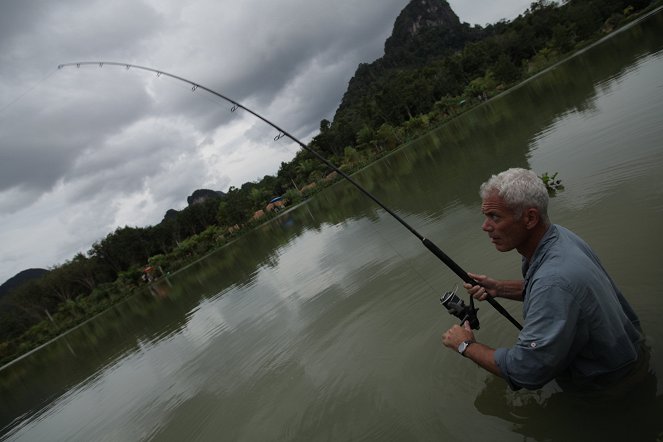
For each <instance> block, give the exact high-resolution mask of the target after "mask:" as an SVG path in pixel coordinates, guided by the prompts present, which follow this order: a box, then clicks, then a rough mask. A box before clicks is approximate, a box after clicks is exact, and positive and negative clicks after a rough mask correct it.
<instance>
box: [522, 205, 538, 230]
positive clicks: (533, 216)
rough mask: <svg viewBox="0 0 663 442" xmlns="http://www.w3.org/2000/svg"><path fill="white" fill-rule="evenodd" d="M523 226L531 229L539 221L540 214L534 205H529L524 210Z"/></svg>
mask: <svg viewBox="0 0 663 442" xmlns="http://www.w3.org/2000/svg"><path fill="white" fill-rule="evenodd" d="M524 218H525V227H526V228H527V229H528V230H531V229H533V228H534V227H536V226H537V225H538V224H539V222H540V221H541V215H540V214H539V209H536V208H534V207H530V208H529V209H527V210H526V211H525V216H524Z"/></svg>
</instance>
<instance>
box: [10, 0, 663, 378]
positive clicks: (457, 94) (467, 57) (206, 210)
mask: <svg viewBox="0 0 663 442" xmlns="http://www.w3.org/2000/svg"><path fill="white" fill-rule="evenodd" d="M599 4H601V6H600V7H599V6H598V5H599ZM606 4H609V5H608V6H606ZM662 5H663V0H655V1H635V0H634V1H631V2H628V1H607V2H600V1H598V0H596V1H587V2H579V1H578V2H574V1H569V2H565V3H564V4H563V5H558V4H556V3H554V2H549V1H546V0H539V1H537V2H534V3H532V6H531V8H530V9H528V10H527V11H526V12H525V13H524V14H523V15H521V16H519V17H518V18H516V19H514V20H512V21H511V22H499V23H497V24H495V25H489V26H487V27H486V28H481V27H475V28H474V31H472V35H482V37H481V38H474V37H473V38H472V39H470V40H469V41H468V42H466V43H464V45H463V46H462V48H461V49H459V50H456V51H453V52H452V53H450V54H447V55H445V56H436V57H433V58H430V57H424V58H425V59H426V62H425V63H416V62H415V63H412V62H410V64H409V65H407V66H405V67H403V66H401V67H398V68H396V69H390V70H388V71H389V72H388V74H389V76H390V77H391V78H390V79H389V80H388V81H389V82H393V81H396V83H398V84H397V85H396V86H395V87H394V88H392V89H384V88H383V89H381V91H380V92H379V93H375V94H373V95H370V93H369V94H368V95H367V96H364V97H359V98H358V99H357V100H356V101H359V102H361V103H356V102H355V103H354V104H353V103H350V102H349V101H348V96H349V95H351V90H352V87H353V82H355V87H358V85H357V84H356V83H357V82H359V81H360V80H361V71H362V69H364V70H365V69H366V66H367V65H360V67H359V68H358V70H357V74H356V75H355V77H354V78H353V79H352V80H351V81H350V85H349V89H348V92H346V95H345V96H344V98H343V103H342V104H341V107H339V110H338V111H337V113H336V116H335V118H334V122H333V123H330V122H329V121H327V120H322V121H321V123H320V134H319V135H318V136H316V137H314V138H313V140H312V141H311V142H310V143H309V145H310V146H311V147H312V148H314V149H316V150H317V151H319V152H320V153H321V154H322V155H323V156H325V157H326V158H328V159H329V160H330V161H331V162H332V163H333V164H336V165H338V166H339V168H340V169H341V170H343V172H345V173H347V174H348V175H352V174H355V173H357V172H359V171H361V170H362V169H364V168H365V167H368V166H369V165H371V164H372V163H374V162H375V161H378V160H380V159H382V158H384V157H386V156H388V155H391V154H393V153H394V152H396V151H398V150H400V149H402V148H404V147H405V146H406V145H407V144H409V143H410V142H412V141H414V140H415V139H417V138H419V137H421V136H423V135H424V134H426V133H427V132H430V131H432V130H435V129H437V128H439V127H441V126H442V125H444V124H446V123H448V122H449V121H451V120H453V119H454V118H456V117H458V116H460V115H462V114H464V113H465V112H467V111H469V110H471V109H473V108H475V107H477V106H480V105H482V104H484V103H485V102H487V101H489V100H491V99H493V98H495V97H497V96H499V95H501V94H503V93H506V92H507V91H509V90H511V89H513V88H514V87H518V86H519V85H520V84H522V83H524V82H525V81H528V80H531V79H532V78H534V77H536V76H538V75H540V74H541V73H543V72H545V71H546V70H548V69H551V68H553V67H554V66H555V65H557V64H559V63H561V62H563V61H565V60H566V59H568V58H570V57H572V56H573V55H574V54H577V53H579V52H581V51H584V50H586V49H587V48H589V47H590V46H592V45H594V44H598V43H599V42H601V41H602V40H603V39H605V38H608V37H609V36H611V35H613V34H614V33H615V32H619V31H620V30H622V29H624V28H626V27H627V26H628V25H631V24H632V23H634V22H636V21H637V20H640V19H642V18H644V17H646V16H647V15H649V14H652V13H656V12H658V11H659V10H660V9H661V8H662V7H663V6H662ZM408 7H409V6H408ZM573 8H575V9H573ZM607 8H612V9H607ZM406 11H407V7H406V9H405V10H404V11H403V13H405V12H406ZM403 13H401V16H402V15H403ZM592 14H594V15H592ZM401 16H399V18H398V20H401ZM592 17H593V18H592ZM398 20H397V23H396V26H398ZM463 25H465V26H466V30H467V26H469V25H467V24H463ZM396 26H395V29H394V33H396ZM585 28H587V29H585ZM589 30H591V32H589ZM392 38H393V36H392ZM388 42H389V41H388ZM523 42H525V43H526V46H529V47H528V48H525V49H524V52H523V54H524V55H528V56H526V57H525V56H523V57H521V58H518V56H517V55H516V56H515V57H514V56H513V52H515V51H516V49H517V48H516V46H517V45H518V44H521V43H523ZM419 43H421V42H419ZM506 54H511V55H506ZM387 55H388V54H387V52H386V51H385V57H384V58H385V59H386V58H387ZM379 62H381V59H380V60H378V61H376V62H375V63H373V65H370V66H374V65H376V64H378V63H379ZM472 63H473V64H474V65H475V67H474V68H473V69H469V68H466V66H467V65H469V64H472ZM370 66H369V67H370ZM453 66H460V69H461V71H460V73H461V74H462V75H461V76H460V77H458V76H457V75H456V74H458V73H459V72H453V69H452V68H453ZM378 67H379V66H378ZM438 68H439V69H438ZM380 69H382V70H384V69H385V68H384V67H382V68H380ZM440 75H447V77H443V78H442V79H441V80H440V78H438V77H439V76H440ZM449 76H450V77H454V76H456V77H458V78H456V80H455V83H456V85H455V86H454V87H453V88H452V89H450V90H448V91H447V93H446V94H444V95H443V96H441V97H440V96H435V94H434V93H433V91H430V93H431V95H432V96H431V97H427V98H429V105H428V106H427V107H425V108H423V109H421V108H420V109H417V111H414V109H412V108H409V107H408V106H407V104H406V105H405V107H404V111H405V114H404V116H403V115H401V116H400V117H398V116H394V115H392V116H385V115H380V113H381V111H380V109H379V108H380V104H379V101H380V100H383V99H384V98H385V97H384V96H385V95H388V92H391V93H393V92H401V91H404V92H403V94H407V93H408V92H407V91H408V90H410V89H411V88H409V87H408V85H407V84H406V83H404V82H410V83H411V84H413V85H416V83H417V82H418V81H420V80H421V81H425V82H427V83H430V82H436V81H437V82H439V81H445V82H447V80H448V79H449V78H450V77H449ZM379 81H380V80H378V82H379ZM385 88H386V86H385ZM426 92H427V90H426V89H423V90H422V89H421V88H418V89H417V93H419V94H421V93H424V94H425V93H426ZM438 95H439V93H438ZM395 98H396V99H399V100H400V101H402V102H403V103H407V102H408V97H405V96H402V97H395ZM419 101H425V100H419ZM353 106H354V107H353ZM359 109H361V112H363V114H361V115H359V114H357V113H358V112H360V110H359ZM366 115H373V116H374V118H373V120H372V121H371V120H370V119H367V117H366ZM348 118H356V119H357V120H359V121H360V122H361V123H362V124H361V126H360V127H359V129H358V130H357V131H354V132H353V133H352V137H351V138H352V139H351V140H350V141H348V139H347V136H345V135H344V134H343V130H344V128H347V124H345V123H347V119H348ZM376 121H377V122H381V124H376V123H375V122H376ZM355 126H356V125H355ZM340 146H343V147H342V148H341V147H340ZM556 175H557V174H556V173H555V174H554V175H551V176H548V173H547V172H546V173H545V174H544V175H543V176H542V179H543V180H544V182H546V179H548V180H551V181H550V183H551V184H552V185H553V187H554V186H557V189H558V190H561V189H563V186H561V185H559V180H555V176H556ZM342 179H343V178H342V177H341V176H339V175H338V173H336V172H333V171H331V172H330V171H329V170H327V167H326V166H325V165H324V164H322V163H319V162H318V161H317V160H315V159H314V158H313V156H312V155H310V154H308V153H307V152H306V151H304V150H300V151H299V152H298V153H297V155H296V156H295V158H294V159H293V160H292V161H291V162H290V163H281V167H280V169H279V171H278V174H277V176H275V177H274V176H269V175H267V176H265V177H264V178H263V179H261V180H258V181H256V182H252V183H245V184H244V185H243V186H242V187H241V188H234V187H231V188H230V190H229V191H228V193H227V194H225V195H219V196H215V197H209V198H206V199H203V200H202V201H200V202H198V203H195V204H190V205H189V207H187V208H185V209H183V210H182V211H180V212H175V213H174V214H170V215H169V214H167V216H166V217H165V218H164V220H163V221H162V222H161V223H160V224H158V225H157V226H152V227H146V228H137V227H124V228H118V229H117V230H116V231H115V232H113V233H110V234H109V235H108V236H107V237H106V238H104V239H103V240H101V241H99V242H97V243H95V244H93V246H92V249H91V250H90V251H89V252H88V253H87V255H84V254H81V253H79V254H78V255H76V256H75V257H74V258H72V259H71V260H70V261H67V262H65V263H64V264H62V265H59V266H55V267H53V268H52V269H50V271H49V272H48V273H46V274H45V275H43V276H42V277H40V278H38V279H35V280H31V281H28V282H26V283H24V284H22V285H20V286H19V287H17V288H15V289H13V290H12V291H10V292H9V293H7V294H5V295H3V296H2V297H1V298H0V371H1V370H2V369H4V368H6V367H8V366H10V365H12V364H13V363H14V362H16V361H18V360H20V359H21V358H23V357H25V356H27V355H28V354H29V353H32V352H34V351H36V350H37V349H39V348H41V347H42V346H44V345H47V344H48V343H50V342H51V341H53V340H55V339H58V338H59V337H60V336H62V335H63V334H66V333H69V332H70V331H72V330H73V329H74V328H76V327H79V326H81V325H82V324H83V323H85V322H88V321H90V320H91V319H92V318H94V317H95V316H97V315H99V314H101V313H103V312H104V311H106V310H107V309H109V308H110V307H112V306H115V305H117V304H119V303H120V302H122V301H125V300H127V299H128V298H129V297H131V296H132V295H135V294H136V293H140V292H143V291H145V289H146V287H148V286H149V284H151V283H152V282H156V281H159V280H164V279H167V277H168V276H169V275H174V274H175V273H177V272H179V271H182V270H183V269H185V268H186V267H188V266H190V265H192V264H193V263H195V262H197V261H199V260H201V259H204V258H205V257H207V256H208V255H210V254H211V253H214V252H216V251H218V250H219V249H221V248H223V247H226V246H228V245H229V244H231V243H233V242H234V241H236V240H237V239H238V238H240V237H241V236H243V235H244V234H246V233H247V232H249V231H251V230H253V229H255V228H257V227H259V226H261V225H262V224H264V223H266V222H269V221H271V220H272V219H274V218H275V217H278V216H282V215H283V214H285V213H287V212H288V211H290V210H293V209H294V208H296V207H297V206H298V205H299V204H302V203H304V202H305V201H306V200H307V199H308V198H310V197H311V196H312V195H314V194H316V193H318V192H320V191H321V190H323V189H325V188H327V187H329V186H331V185H333V184H334V183H337V182H338V181H340V180H342ZM555 183H556V184H555ZM553 190H554V189H553Z"/></svg>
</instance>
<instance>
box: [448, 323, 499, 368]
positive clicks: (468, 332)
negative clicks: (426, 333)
mask: <svg viewBox="0 0 663 442" xmlns="http://www.w3.org/2000/svg"><path fill="white" fill-rule="evenodd" d="M468 340H470V341H473V343H472V344H470V346H469V347H467V349H466V350H465V352H464V353H463V356H465V357H467V358H468V359H471V360H473V361H474V362H476V363H477V364H478V365H479V366H480V367H482V368H484V369H485V370H488V371H489V372H491V373H493V374H495V375H497V376H502V373H501V372H500V369H499V367H498V366H497V363H495V357H494V356H495V350H494V349H492V348H490V347H488V346H487V345H484V344H481V343H479V342H476V341H475V340H474V333H473V332H472V329H471V328H470V325H469V324H468V323H467V321H465V322H464V323H463V326H462V327H461V326H460V325H458V324H456V325H454V326H453V327H451V328H450V329H449V330H447V331H446V332H445V333H444V334H443V335H442V343H443V344H444V345H445V346H447V347H449V348H451V349H452V350H455V351H458V346H459V345H460V344H461V343H462V342H463V341H468Z"/></svg>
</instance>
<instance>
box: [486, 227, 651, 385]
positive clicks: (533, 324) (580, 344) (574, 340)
mask: <svg viewBox="0 0 663 442" xmlns="http://www.w3.org/2000/svg"><path fill="white" fill-rule="evenodd" d="M523 276H524V278H525V292H524V299H523V317H524V325H523V329H522V330H521V332H520V334H519V335H518V340H517V342H516V344H515V345H514V346H513V347H511V348H498V349H497V350H496V352H495V362H496V363H497V365H498V367H499V368H500V371H501V372H502V375H503V376H504V378H505V379H506V380H507V382H508V383H509V386H510V387H511V388H512V389H514V390H517V389H520V388H527V389H537V388H540V387H542V386H543V385H544V384H546V383H548V382H549V381H551V380H553V379H555V378H557V379H558V381H560V385H563V384H564V383H568V382H569V381H570V382H571V383H572V384H573V385H575V386H578V387H580V388H589V389H592V388H597V385H598V384H599V382H597V381H598V380H602V379H603V380H604V379H609V378H611V377H614V378H619V377H621V376H623V375H624V374H625V372H626V371H627V369H628V368H630V367H629V366H630V364H631V363H632V362H634V361H635V360H636V359H637V357H638V350H639V347H640V343H641V341H642V340H643V338H642V335H641V332H640V321H639V320H638V317H637V316H636V315H635V313H634V311H633V309H632V308H631V306H630V305H629V304H628V302H626V300H625V299H624V296H623V295H622V293H621V292H620V291H619V289H618V288H617V286H616V285H615V283H614V282H613V280H612V278H610V276H609V275H608V273H607V272H606V271H605V269H604V268H603V266H602V265H601V263H600V262H599V259H598V257H597V256H596V255H595V254H594V252H593V251H592V249H591V248H590V247H589V245H587V243H585V242H584V241H583V240H582V239H580V238H579V237H578V236H577V235H576V234H574V233H573V232H571V231H570V230H568V229H565V228H564V227H561V226H558V225H551V226H550V228H549V229H548V231H547V232H546V234H545V235H544V237H543V238H542V240H541V243H540V244H539V245H538V247H537V249H536V251H535V252H534V255H533V256H532V260H531V262H529V263H528V262H526V260H525V259H523Z"/></svg>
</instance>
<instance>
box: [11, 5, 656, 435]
mask: <svg viewBox="0 0 663 442" xmlns="http://www.w3.org/2000/svg"><path fill="white" fill-rule="evenodd" d="M662 28H663V13H659V14H657V15H656V16H654V17H651V18H650V19H648V20H647V21H645V22H643V23H641V24H639V25H637V26H635V27H633V28H630V29H628V30H626V31H623V32H621V33H619V34H618V35H616V36H615V37H613V38H611V39H609V40H608V41H605V42H603V43H602V44H601V45H599V46H597V47H594V48H592V49H590V50H588V51H586V52H584V53H583V54H581V55H580V56H578V57H576V58H573V59H572V60H570V61H568V62H566V63H564V64H563V65H561V66H558V67H557V68H555V69H553V70H551V71H549V72H547V73H546V74H544V75H542V76H540V77H538V78H536V79H534V80H533V81H530V82H528V83H526V84H524V85H523V86H521V87H520V88H518V89H516V90H514V91H512V92H511V93H509V94H506V95H504V96H503V97H500V98H499V99H497V100H494V101H492V102H490V103H488V104H486V105H484V106H482V107H479V108H477V109H475V110H474V111H472V112H471V113H468V114H466V115H465V116H463V117H462V118H460V119H458V120H456V121H454V122H453V123H451V124H449V125H447V126H445V127H444V128H442V129H440V130H438V131H436V132H435V133H431V134H430V135H429V136H427V137H425V138H423V139H421V140H419V141H417V142H416V143H413V144H412V145H411V146H409V147H408V148H406V149H403V150H401V151H399V152H398V153H396V154H394V155H392V156H390V157H388V158H387V159H385V160H384V161H382V162H380V163H379V164H377V165H375V166H373V167H371V168H369V169H367V170H366V171H364V172H363V173H361V174H360V175H358V177H357V179H358V180H359V181H360V182H361V183H362V184H363V185H365V186H366V187H367V188H368V189H369V190H370V191H371V192H373V193H375V195H377V196H378V198H380V199H382V200H383V201H384V202H385V203H386V204H387V205H388V206H389V207H391V208H393V209H394V210H395V211H397V212H398V214H399V215H401V216H402V217H403V218H404V219H405V220H406V221H407V222H408V223H410V224H411V225H413V226H414V227H415V228H416V229H417V230H419V231H420V232H421V233H422V234H424V236H426V237H428V238H430V239H431V240H433V241H434V242H436V243H437V244H438V245H439V246H440V247H441V248H442V249H444V251H445V252H447V253H448V254H449V255H450V256H451V257H452V258H454V260H456V261H457V262H458V263H459V264H460V265H461V266H462V267H464V268H465V269H466V270H469V271H480V272H485V273H488V274H490V275H493V276H495V277H504V278H511V277H517V276H518V271H519V258H518V256H517V255H516V254H515V252H513V253H508V254H500V253H498V252H496V251H495V250H494V248H493V247H492V246H491V244H490V243H489V241H488V239H487V238H486V237H485V235H484V234H483V232H482V231H481V230H480V224H481V221H482V218H481V215H480V212H479V198H478V195H477V189H478V186H479V184H480V183H481V182H483V181H484V180H485V179H486V178H487V177H488V176H489V175H490V174H492V173H496V172H499V171H501V170H503V169H506V168H508V167H514V166H521V167H530V168H533V169H534V170H536V171H537V172H539V173H542V172H546V171H548V172H559V176H560V177H561V178H562V180H563V183H564V184H565V186H566V190H565V191H564V192H563V193H561V194H560V195H558V196H557V197H556V198H554V199H553V201H552V203H551V216H552V219H553V221H554V222H557V223H559V224H563V225H565V226H567V227H569V228H571V229H573V230H575V231H576V232H578V233H579V234H580V235H581V236H583V237H584V238H585V239H586V240H587V241H588V242H590V243H591V244H592V245H593V246H594V248H595V249H596V251H597V252H598V253H599V255H600V256H601V257H602V259H603V261H604V264H605V266H606V267H607V268H608V269H609V271H610V272H611V273H612V275H613V277H614V279H616V281H617V282H618V284H619V285H620V286H621V287H622V289H623V291H624V292H625V293H626V294H627V297H628V298H629V300H630V301H631V303H632V305H633V307H634V308H635V310H636V311H637V313H638V314H639V315H640V317H641V319H642V323H643V326H644V328H645V331H646V333H647V335H648V339H649V342H650V344H651V346H652V348H653V355H652V359H653V365H658V366H659V367H660V366H661V362H662V361H661V358H662V357H663V356H661V355H663V347H661V343H662V342H663V324H662V321H661V320H660V315H661V312H663V289H661V284H660V282H659V280H660V276H661V264H660V260H659V255H660V251H661V250H663V235H662V234H661V230H660V220H661V217H662V215H663V180H662V179H661V170H663V141H662V140H663V118H662V116H663V52H662V51H661V49H662V48H663V34H661V32H660V29H662ZM457 282H458V281H457V278H456V277H455V276H454V275H453V274H452V273H451V272H450V271H449V270H448V269H447V268H446V267H444V266H443V265H442V264H441V263H440V262H438V261H437V260H436V258H434V257H433V256H432V255H431V254H430V253H429V252H428V251H427V250H426V249H425V248H424V247H423V246H422V245H421V244H420V243H419V242H418V240H417V239H416V238H415V237H414V236H412V235H411V234H410V233H409V232H407V231H406V230H405V229H403V228H402V227H401V226H400V225H399V224H397V223H396V222H395V221H393V220H392V219H391V218H390V217H389V216H388V215H386V214H385V213H384V211H382V210H381V209H378V208H376V206H375V205H374V204H372V203H371V202H369V201H368V200H367V199H366V198H365V197H363V196H362V195H360V194H359V193H358V192H357V191H356V190H355V189H354V188H352V187H351V186H349V185H346V184H345V183H341V184H338V185H336V186H334V187H333V188H331V189H328V190H327V191H325V192H323V193H321V194H319V195H318V196H316V197H315V198H314V199H312V200H310V201H309V202H308V203H307V204H305V205H303V206H301V207H299V208H297V209H296V210H294V211H291V212H289V213H288V214H287V215H285V216H283V217H282V218H280V219H278V220H276V221H274V222H272V223H270V224H267V225H265V226H263V227H262V228H260V229H258V230H257V231H255V232H254V233H252V234H250V235H247V236H245V237H244V238H242V239H241V240H240V241H238V242H236V243H235V244H233V245H232V246H231V247H228V248H226V249H223V250H222V251H220V252H218V253H217V254H215V255H213V256H211V257H210V258H208V259H206V260H204V261H202V262H200V263H198V264H196V265H195V266H193V267H191V268H189V269H188V270H186V271H184V272H182V273H179V274H177V275H175V276H173V277H172V278H171V279H170V280H169V284H167V283H162V284H160V285H159V286H158V287H155V288H154V291H153V293H152V294H150V293H147V292H146V293H145V294H144V295H142V296H137V297H135V298H133V299H131V300H130V301H128V302H126V303H124V304H122V305H120V306H118V307H117V308H115V309H113V310H111V311H109V312H107V313H106V314H104V315H102V316H100V317H98V318H96V319H95V320H93V321H91V322H89V323H87V324H86V325H84V326H83V327H81V328H79V329H77V330H76V331H74V332H72V333H70V334H68V335H66V336H65V337H63V338H61V339H60V340H59V341H57V342H55V343H53V344H51V345H49V346H48V347H46V348H44V349H42V350H41V351H39V352H36V353H34V354H32V355H31V356H29V357H27V358H25V359H23V360H21V361H19V362H17V363H16V364H13V365H11V366H10V367H8V368H6V369H4V370H3V371H0V398H1V399H0V401H1V402H0V428H2V430H0V434H2V435H3V436H2V438H3V439H8V440H20V441H23V440H25V441H36V440H39V441H41V440H44V441H46V440H47V441H55V440H84V441H88V440H95V441H96V440H112V441H116V440H120V441H124V440H143V439H145V440H147V439H150V440H167V441H181V440H229V441H239V440H242V441H264V440H302V441H309V440H329V441H337V440H338V441H347V440H395V441H399V440H404V441H413V440H448V441H454V440H506V441H511V440H611V439H612V440H627V439H632V440H656V438H657V436H658V437H659V440H660V438H661V437H663V424H661V422H659V421H660V420H661V416H663V396H662V395H661V393H662V390H663V388H662V387H661V382H660V381H658V380H657V379H656V378H652V382H653V383H654V384H657V385H656V386H653V388H654V389H655V390H656V394H657V397H656V399H654V398H649V399H647V398H645V397H644V396H643V397H641V398H640V400H638V401H635V402H634V403H630V404H619V405H618V406H613V405H608V406H606V407H604V408H602V409H601V410H596V409H593V408H587V407H583V405H582V404H581V403H577V402H574V401H572V400H567V398H565V397H560V396H559V395H554V394H553V391H554V388H553V387H552V386H551V387H550V388H545V389H544V390H542V391H539V392H533V393H532V392H515V393H514V392H510V391H509V390H508V389H507V387H506V385H505V384H504V382H502V381H501V380H499V379H497V378H494V377H493V376H492V375H489V374H487V373H486V372H484V371H483V370H481V369H479V368H477V367H476V366H475V365H474V364H472V363H471V362H470V361H468V360H466V359H463V358H461V357H459V356H458V355H457V354H455V353H453V352H451V351H449V350H447V349H445V348H443V347H442V345H441V343H440V335H441V333H442V332H443V331H444V330H446V329H447V328H448V327H449V326H450V325H451V324H452V323H453V320H452V319H453V318H452V317H450V316H448V315H447V314H446V312H444V311H443V309H442V307H441V306H440V304H439V301H438V299H439V296H440V294H441V293H442V292H443V291H446V290H448V289H450V288H452V287H453V286H454V285H455V284H456V283H457ZM502 304H503V305H504V306H505V307H507V308H508V309H509V311H510V312H511V313H512V314H513V315H514V316H516V317H517V318H521V314H520V305H519V304H509V303H508V302H506V301H504V302H502ZM479 314H480V318H481V321H482V326H481V330H480V331H479V332H478V333H479V339H480V340H482V341H483V342H485V343H487V344H489V345H492V346H495V347H497V346H509V345H511V343H512V342H513V341H514V340H515V337H516V330H515V328H514V327H513V326H512V325H511V324H509V323H508V322H507V321H505V320H504V319H503V318H502V317H501V316H499V315H498V314H497V313H495V312H494V311H493V310H492V309H491V308H490V306H488V305H481V311H480V312H479Z"/></svg>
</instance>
